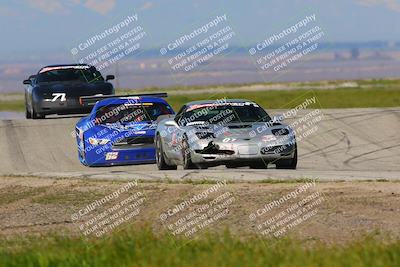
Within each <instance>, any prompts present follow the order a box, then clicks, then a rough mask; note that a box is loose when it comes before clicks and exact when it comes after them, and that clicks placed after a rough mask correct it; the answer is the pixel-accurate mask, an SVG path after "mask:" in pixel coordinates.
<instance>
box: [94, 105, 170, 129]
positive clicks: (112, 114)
mask: <svg viewBox="0 0 400 267" xmlns="http://www.w3.org/2000/svg"><path fill="white" fill-rule="evenodd" d="M167 114H173V111H172V108H171V107H170V106H168V105H165V104H163V103H138V104H127V105H123V104H122V105H107V106H102V107H100V108H99V109H98V110H97V112H96V123H98V124H107V123H129V122H145V121H155V120H157V118H158V116H160V115H167Z"/></svg>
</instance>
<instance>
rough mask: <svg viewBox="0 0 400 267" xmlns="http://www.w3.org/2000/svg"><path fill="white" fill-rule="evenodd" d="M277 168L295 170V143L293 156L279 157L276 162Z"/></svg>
mask: <svg viewBox="0 0 400 267" xmlns="http://www.w3.org/2000/svg"><path fill="white" fill-rule="evenodd" d="M276 168H277V169H288V170H295V169H296V168H297V144H296V145H295V147H294V156H293V158H291V159H280V160H278V161H277V162H276Z"/></svg>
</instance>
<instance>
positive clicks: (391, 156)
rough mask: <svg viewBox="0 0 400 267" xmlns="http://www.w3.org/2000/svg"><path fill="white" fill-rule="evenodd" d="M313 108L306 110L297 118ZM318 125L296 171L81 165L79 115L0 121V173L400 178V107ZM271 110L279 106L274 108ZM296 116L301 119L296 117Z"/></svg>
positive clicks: (329, 114)
mask: <svg viewBox="0 0 400 267" xmlns="http://www.w3.org/2000/svg"><path fill="white" fill-rule="evenodd" d="M305 112H306V113H308V112H310V110H305V111H302V114H299V115H298V117H297V119H298V118H300V117H301V116H304V115H305ZM321 112H322V113H323V114H324V116H323V120H322V121H320V122H318V123H317V124H316V125H317V130H316V131H315V132H313V133H312V134H311V135H309V136H307V137H303V138H302V139H301V140H299V142H298V151H299V162H298V168H297V170H276V169H275V168H274V167H273V166H271V168H269V169H266V170H256V169H249V168H239V169H226V168H225V167H224V166H220V167H214V168H209V169H208V170H182V168H178V170H177V171H158V170H157V167H156V165H155V164H145V165H130V166H115V167H96V168H89V167H85V166H83V165H81V164H80V162H79V161H78V157H77V149H76V141H75V138H74V137H73V134H72V133H73V131H74V126H75V123H76V122H77V120H78V119H79V118H78V117H69V118H65V117H64V118H59V117H52V118H49V119H45V120H25V119H20V120H1V121H0V175H33V176H44V177H87V178H95V179H97V178H98V179H143V180H166V179H171V180H181V179H191V180H197V179H218V180H222V179H228V180H237V181H238V180H249V181H253V180H254V181H255V180H264V179H270V178H271V179H299V178H316V179H321V180H327V181H328V180H329V181H332V180H333V181H337V180H379V179H387V180H399V179H400V108H384V109H382V108H376V109H375V108H367V109H325V110H321ZM269 113H270V114H274V113H276V111H269ZM295 119H296V118H295Z"/></svg>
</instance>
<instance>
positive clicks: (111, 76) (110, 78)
mask: <svg viewBox="0 0 400 267" xmlns="http://www.w3.org/2000/svg"><path fill="white" fill-rule="evenodd" d="M114 79H115V76H114V75H107V76H106V81H109V80H114Z"/></svg>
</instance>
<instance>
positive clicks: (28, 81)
mask: <svg viewBox="0 0 400 267" xmlns="http://www.w3.org/2000/svg"><path fill="white" fill-rule="evenodd" d="M23 84H32V81H31V80H24V81H23Z"/></svg>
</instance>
